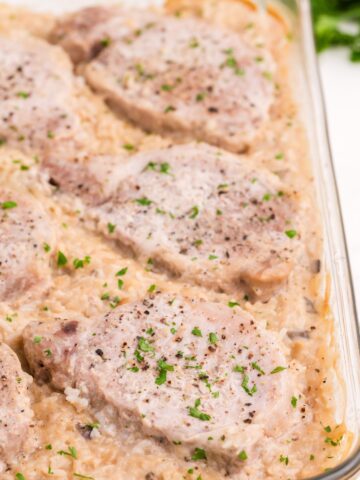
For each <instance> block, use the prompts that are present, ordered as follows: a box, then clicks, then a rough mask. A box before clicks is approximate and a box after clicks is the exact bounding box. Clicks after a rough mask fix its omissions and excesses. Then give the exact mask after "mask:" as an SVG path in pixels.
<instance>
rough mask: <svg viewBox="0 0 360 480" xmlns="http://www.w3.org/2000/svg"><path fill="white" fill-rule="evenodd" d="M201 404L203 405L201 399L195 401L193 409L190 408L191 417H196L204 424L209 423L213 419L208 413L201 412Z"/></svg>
mask: <svg viewBox="0 0 360 480" xmlns="http://www.w3.org/2000/svg"><path fill="white" fill-rule="evenodd" d="M200 403H201V401H200V398H198V399H196V400H195V403H194V406H193V407H188V411H189V415H190V417H194V418H197V419H198V420H201V421H203V422H207V421H209V420H210V419H211V417H210V415H208V414H207V413H204V412H201V411H200V410H199V406H200Z"/></svg>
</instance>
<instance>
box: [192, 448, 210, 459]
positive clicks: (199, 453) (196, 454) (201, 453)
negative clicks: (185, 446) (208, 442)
mask: <svg viewBox="0 0 360 480" xmlns="http://www.w3.org/2000/svg"><path fill="white" fill-rule="evenodd" d="M206 458H207V457H206V452H205V450H204V449H202V448H195V450H194V451H193V454H192V455H191V460H194V461H196V460H206Z"/></svg>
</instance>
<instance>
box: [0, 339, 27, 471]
mask: <svg viewBox="0 0 360 480" xmlns="http://www.w3.org/2000/svg"><path fill="white" fill-rule="evenodd" d="M30 383H31V377H30V376H29V375H27V374H26V373H25V372H23V371H22V370H21V365H20V362H19V360H18V358H17V356H16V355H15V353H14V352H13V351H12V350H11V349H10V348H9V347H8V346H7V345H5V344H4V343H0V473H1V472H2V471H3V469H4V467H5V466H6V464H7V463H8V462H12V461H14V459H15V456H16V454H17V453H18V452H19V451H20V449H21V447H22V445H23V443H24V440H25V438H26V436H27V433H28V430H29V425H30V422H31V418H32V412H31V408H30V398H29V393H28V389H29V386H30Z"/></svg>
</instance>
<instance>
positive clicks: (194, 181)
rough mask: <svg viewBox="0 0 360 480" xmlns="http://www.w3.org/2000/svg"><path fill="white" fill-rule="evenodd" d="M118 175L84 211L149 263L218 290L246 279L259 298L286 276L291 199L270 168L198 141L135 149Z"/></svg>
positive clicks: (291, 253) (291, 246) (293, 244)
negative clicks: (110, 189)
mask: <svg viewBox="0 0 360 480" xmlns="http://www.w3.org/2000/svg"><path fill="white" fill-rule="evenodd" d="M126 169H127V176H125V173H126V172H125V170H126ZM123 175H124V179H123V180H122V181H120V182H119V186H118V190H117V192H116V194H115V195H113V196H112V198H111V199H110V200H109V201H108V202H106V203H104V204H103V205H101V206H99V207H97V208H95V209H93V210H92V212H91V215H92V216H93V217H94V218H95V219H96V220H97V221H98V228H99V229H100V230H101V231H103V233H104V235H107V236H108V237H109V238H111V239H117V240H118V242H120V244H121V245H123V246H124V247H126V248H130V249H132V251H133V252H135V255H136V256H138V257H140V258H141V259H143V260H144V261H148V264H149V265H150V266H151V265H152V264H155V265H158V266H160V267H161V268H162V269H165V270H167V271H169V272H171V273H172V274H174V275H175V276H179V277H182V278H183V279H185V280H187V281H190V282H195V283H198V284H202V285H206V286H207V287H209V288H212V289H215V290H218V291H224V292H229V293H234V292H235V293H236V292H237V291H238V290H239V287H240V286H244V284H245V287H246V288H247V289H249V290H251V293H255V294H256V295H257V296H259V297H264V296H267V295H269V294H270V293H272V292H274V291H275V290H276V289H278V288H279V286H281V285H282V284H283V283H284V282H285V281H286V280H287V278H288V276H289V274H290V272H291V269H292V265H293V263H294V257H295V255H296V253H297V248H298V245H299V243H300V242H299V241H298V236H297V233H296V231H295V230H292V228H293V227H292V226H291V222H296V213H295V212H296V208H297V205H296V200H295V198H293V196H292V195H290V194H289V193H287V192H286V191H285V190H284V188H283V186H282V185H281V183H280V182H279V180H278V178H277V177H275V175H273V174H271V173H270V172H268V171H266V170H261V169H258V168H254V167H252V166H251V163H250V161H249V159H246V158H245V159H244V158H241V157H235V156H234V155H233V154H230V153H227V152H225V151H222V150H219V149H217V148H215V147H211V146H208V145H205V144H188V145H182V146H175V147H171V148H168V149H164V150H158V151H151V152H149V153H140V154H138V155H136V156H134V157H133V158H132V160H131V163H129V164H128V165H127V167H125V166H124V169H123ZM109 224H112V225H115V227H116V228H115V230H114V231H112V230H113V229H111V231H110V232H109V229H108V225H109ZM149 265H148V266H149Z"/></svg>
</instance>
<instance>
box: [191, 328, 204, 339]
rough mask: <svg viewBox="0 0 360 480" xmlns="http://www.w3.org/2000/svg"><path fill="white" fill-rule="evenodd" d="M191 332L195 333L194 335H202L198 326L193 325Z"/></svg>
mask: <svg viewBox="0 0 360 480" xmlns="http://www.w3.org/2000/svg"><path fill="white" fill-rule="evenodd" d="M191 333H192V334H193V335H195V337H202V332H201V330H200V328H199V327H194V328H193V329H192V330H191Z"/></svg>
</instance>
